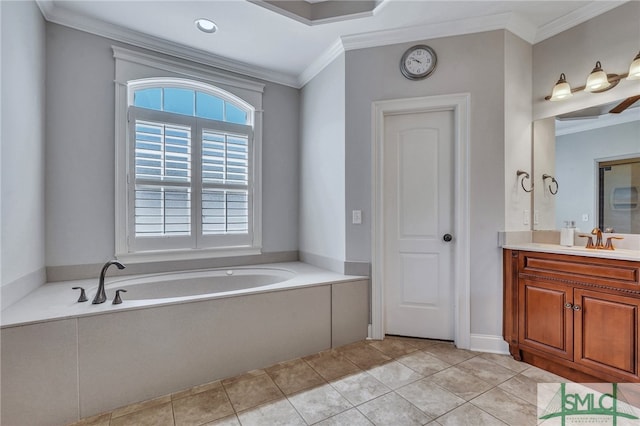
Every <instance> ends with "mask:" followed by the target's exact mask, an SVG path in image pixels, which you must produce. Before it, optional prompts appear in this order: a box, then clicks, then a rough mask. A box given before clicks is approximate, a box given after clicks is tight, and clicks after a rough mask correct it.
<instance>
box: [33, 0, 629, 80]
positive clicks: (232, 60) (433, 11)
mask: <svg viewBox="0 0 640 426" xmlns="http://www.w3.org/2000/svg"><path fill="white" fill-rule="evenodd" d="M289 1H290V2H292V3H290V4H289V5H290V6H294V4H293V2H296V1H297V2H298V3H301V6H304V7H307V8H309V7H311V8H320V7H329V6H331V4H335V5H336V7H337V6H339V3H345V2H353V1H356V0H336V1H332V2H324V1H319V0H304V1H303V0H289ZM37 3H38V5H39V6H40V9H41V10H42V12H43V15H44V16H45V18H46V19H47V20H48V21H51V22H55V23H59V24H62V25H66V26H69V27H72V28H76V29H80V30H83V31H87V32H91V33H94V34H98V35H102V36H106V37H109V38H112V39H115V40H118V41H123V42H127V43H132V44H134V45H137V46H141V47H145V48H150V49H153V50H157V51H160V52H163V53H168V54H171V55H174V56H178V57H184V58H189V59H191V60H195V61H198V62H201V63H205V64H211V65H214V66H216V67H219V68H222V69H226V70H229V71H234V72H240V73H242V74H245V75H248V76H253V77H257V78H261V79H265V80H268V81H273V82H277V83H281V84H285V85H289V86H293V87H301V86H303V85H304V84H305V83H306V82H308V81H309V80H310V79H311V78H313V76H314V75H315V74H317V72H319V71H320V70H321V69H322V68H324V66H326V65H327V64H328V63H330V62H331V61H332V60H333V59H334V58H335V57H336V56H337V55H339V54H341V53H342V52H343V51H345V50H351V49H359V48H365V47H372V46H380V45H387V44H394V43H403V42H411V41H416V40H425V39H432V38H437V37H444V36H451V35H458V34H469V33H474V32H480V31H489V30H495V29H508V30H509V31H511V32H513V33H514V34H516V35H518V36H520V37H521V38H523V39H524V40H526V41H528V42H530V43H536V42H539V41H542V40H544V39H546V38H549V37H551V36H553V35H555V34H558V33H560V32H562V31H564V30H566V29H568V28H571V27H573V26H575V25H578V24H580V23H582V22H584V21H586V20H588V19H591V18H593V17H594V16H597V15H600V14H602V13H604V12H606V11H608V10H610V9H613V8H614V7H617V6H619V5H621V4H623V3H625V1H603V0H600V1H573V0H571V1H549V0H547V1H485V0H471V1H455V0H447V1H432V0H376V1H367V2H366V3H374V6H373V7H371V9H372V11H371V12H368V13H359V14H354V15H351V16H346V17H345V16H342V17H337V18H333V19H324V20H319V21H308V22H303V21H304V20H300V19H296V17H292V16H291V14H288V13H286V11H285V12H283V11H279V10H278V8H277V7H273V5H274V4H277V3H278V2H261V0H251V1H248V0H209V1H189V0H168V1H167V0H165V1H157V0H126V1H125V0H122V1H119V0H110V1H103V0H80V1H74V0H37ZM256 3H261V4H256ZM203 17H205V18H209V19H211V20H213V21H215V23H216V24H217V26H218V31H217V32H216V33H214V34H206V33H203V32H200V31H199V30H197V29H196V27H195V25H194V21H195V19H197V18H203Z"/></svg>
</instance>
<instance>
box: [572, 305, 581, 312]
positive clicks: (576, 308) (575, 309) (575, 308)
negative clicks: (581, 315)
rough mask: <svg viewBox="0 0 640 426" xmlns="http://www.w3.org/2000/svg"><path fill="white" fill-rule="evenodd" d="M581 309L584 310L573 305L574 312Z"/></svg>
mask: <svg viewBox="0 0 640 426" xmlns="http://www.w3.org/2000/svg"><path fill="white" fill-rule="evenodd" d="M580 309H582V308H581V307H580V305H573V310H574V311H579V310H580Z"/></svg>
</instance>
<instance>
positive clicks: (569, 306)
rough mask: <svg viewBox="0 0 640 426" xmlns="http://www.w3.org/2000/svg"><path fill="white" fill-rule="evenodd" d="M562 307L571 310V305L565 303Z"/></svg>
mask: <svg viewBox="0 0 640 426" xmlns="http://www.w3.org/2000/svg"><path fill="white" fill-rule="evenodd" d="M564 307H565V308H567V309H571V308H573V305H572V304H571V303H569V302H567V303H565V304H564Z"/></svg>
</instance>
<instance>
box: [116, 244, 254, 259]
mask: <svg viewBox="0 0 640 426" xmlns="http://www.w3.org/2000/svg"><path fill="white" fill-rule="evenodd" d="M259 254H262V250H261V248H260V247H225V248H211V249H182V250H164V251H144V252H136V253H116V258H117V259H118V260H120V261H122V262H126V263H149V262H166V261H174V260H196V259H211V258H220V257H232V256H254V255H259Z"/></svg>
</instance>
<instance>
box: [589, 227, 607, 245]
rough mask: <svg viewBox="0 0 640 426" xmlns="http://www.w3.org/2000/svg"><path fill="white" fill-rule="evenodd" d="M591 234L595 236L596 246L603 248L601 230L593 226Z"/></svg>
mask: <svg viewBox="0 0 640 426" xmlns="http://www.w3.org/2000/svg"><path fill="white" fill-rule="evenodd" d="M591 234H592V235H595V236H596V248H597V249H602V248H604V244H602V231H601V230H600V228H593V230H592V231H591Z"/></svg>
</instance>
